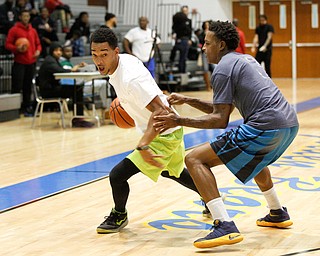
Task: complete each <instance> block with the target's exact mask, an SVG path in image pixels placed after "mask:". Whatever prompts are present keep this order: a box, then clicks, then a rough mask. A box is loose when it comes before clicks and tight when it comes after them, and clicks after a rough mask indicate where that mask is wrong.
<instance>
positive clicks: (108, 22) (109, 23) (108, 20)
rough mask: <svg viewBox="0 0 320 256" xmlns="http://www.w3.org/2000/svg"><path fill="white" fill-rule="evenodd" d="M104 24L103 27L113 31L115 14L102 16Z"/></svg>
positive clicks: (115, 22) (115, 25)
mask: <svg viewBox="0 0 320 256" xmlns="http://www.w3.org/2000/svg"><path fill="white" fill-rule="evenodd" d="M104 23H105V26H106V27H108V28H111V29H114V28H116V27H117V17H116V15H115V14H113V13H110V12H107V13H106V15H105V16H104Z"/></svg>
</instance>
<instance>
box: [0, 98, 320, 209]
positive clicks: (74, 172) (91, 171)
mask: <svg viewBox="0 0 320 256" xmlns="http://www.w3.org/2000/svg"><path fill="white" fill-rule="evenodd" d="M319 106H320V97H318V98H314V99H311V100H308V101H305V102H302V103H299V104H297V112H298V113H299V112H302V111H307V110H310V109H313V108H316V107H319ZM242 122H243V121H242V120H237V121H234V122H230V123H229V126H228V128H227V129H231V128H233V127H236V126H238V125H240V124H241V123H242ZM223 131H224V129H220V130H219V129H211V130H198V131H196V132H193V133H190V134H186V135H185V146H186V149H190V148H193V147H195V146H197V145H200V144H203V143H205V142H207V141H209V140H210V139H212V138H215V137H216V136H218V135H219V134H221V133H222V132H223ZM129 152H131V151H127V152H124V153H121V154H118V155H114V156H110V157H106V158H103V159H100V160H96V161H93V162H89V163H86V164H82V165H79V166H75V167H72V168H69V169H66V170H62V171H59V172H56V173H52V174H49V175H45V176H41V177H38V178H35V179H31V180H27V181H24V182H21V183H17V184H13V185H11V186H7V187H3V188H0V213H1V212H4V211H8V210H11V209H14V208H17V207H19V206H22V205H25V204H28V203H31V202H34V201H37V200H40V199H43V198H46V197H49V196H52V195H56V194H58V193H61V192H64V191H67V190H70V189H73V188H75V187H79V186H82V185H85V184H88V183H91V182H94V181H96V180H99V179H103V178H105V177H107V176H108V174H109V173H110V171H111V169H112V168H113V167H114V166H115V165H116V164H117V163H118V162H120V161H121V160H122V159H123V158H124V157H125V156H126V155H128V153H129Z"/></svg>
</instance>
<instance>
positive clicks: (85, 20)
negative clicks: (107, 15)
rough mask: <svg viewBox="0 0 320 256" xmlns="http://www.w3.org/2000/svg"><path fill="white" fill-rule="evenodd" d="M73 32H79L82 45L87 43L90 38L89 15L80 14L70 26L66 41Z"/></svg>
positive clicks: (85, 13)
mask: <svg viewBox="0 0 320 256" xmlns="http://www.w3.org/2000/svg"><path fill="white" fill-rule="evenodd" d="M74 31H80V32H81V37H82V39H83V42H84V43H87V42H88V40H89V37H90V23H89V14H88V13H87V12H81V13H80V14H79V17H78V18H76V20H75V22H74V23H73V25H72V26H71V29H70V32H69V33H68V34H67V36H66V40H68V39H71V38H72V35H73V33H74Z"/></svg>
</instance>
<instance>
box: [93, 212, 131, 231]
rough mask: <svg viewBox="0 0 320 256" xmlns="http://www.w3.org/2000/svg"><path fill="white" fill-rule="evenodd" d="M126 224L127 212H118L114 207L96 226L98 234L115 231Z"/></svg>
mask: <svg viewBox="0 0 320 256" xmlns="http://www.w3.org/2000/svg"><path fill="white" fill-rule="evenodd" d="M127 225H128V214H127V212H118V211H116V210H115V209H112V210H111V213H110V215H109V216H108V217H105V220H104V222H102V223H101V224H100V226H99V227H97V233H98V234H109V233H117V232H119V231H120V230H121V229H123V228H124V227H125V226H127Z"/></svg>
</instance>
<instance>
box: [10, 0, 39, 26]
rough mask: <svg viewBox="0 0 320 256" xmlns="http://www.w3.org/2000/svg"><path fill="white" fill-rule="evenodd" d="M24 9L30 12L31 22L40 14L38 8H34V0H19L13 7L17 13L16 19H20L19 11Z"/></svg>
mask: <svg viewBox="0 0 320 256" xmlns="http://www.w3.org/2000/svg"><path fill="white" fill-rule="evenodd" d="M22 10H27V11H29V13H30V22H31V21H32V20H33V19H34V17H36V16H37V15H38V10H36V9H35V8H34V3H33V1H28V0H17V1H16V5H15V7H14V8H13V11H14V13H15V18H16V21H18V17H19V13H21V11H22Z"/></svg>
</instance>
